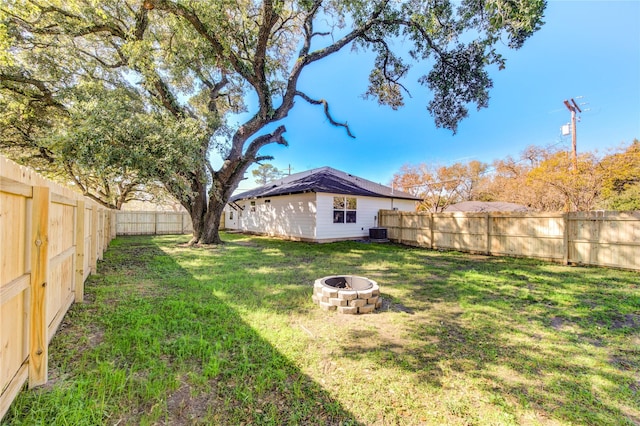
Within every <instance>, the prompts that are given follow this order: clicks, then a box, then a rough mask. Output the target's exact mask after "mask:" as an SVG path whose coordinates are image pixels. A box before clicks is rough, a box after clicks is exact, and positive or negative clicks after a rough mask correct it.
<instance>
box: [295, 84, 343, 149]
mask: <svg viewBox="0 0 640 426" xmlns="http://www.w3.org/2000/svg"><path fill="white" fill-rule="evenodd" d="M296 96H300V97H301V98H302V99H304V100H305V101H307V102H309V103H310V104H312V105H323V106H324V115H326V116H327V119H328V120H329V123H331V124H332V125H334V126H337V127H344V128H345V130H346V131H347V134H348V135H349V136H350V137H352V138H354V139H355V136H354V135H353V134H352V133H351V129H349V125H348V124H347V123H346V122H345V123H338V122H337V121H335V120H334V119H333V117H331V114H330V113H329V103H328V102H327V101H326V100H324V99H320V100H319V101H318V100H315V99H312V98H310V97H309V96H307V95H306V94H305V93H303V92H300V91H296Z"/></svg>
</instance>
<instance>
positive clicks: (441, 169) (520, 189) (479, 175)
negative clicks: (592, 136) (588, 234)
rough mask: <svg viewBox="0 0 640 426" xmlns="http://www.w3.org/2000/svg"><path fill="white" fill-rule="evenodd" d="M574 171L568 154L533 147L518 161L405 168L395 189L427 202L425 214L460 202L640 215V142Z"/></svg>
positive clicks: (582, 161)
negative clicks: (635, 213) (484, 202)
mask: <svg viewBox="0 0 640 426" xmlns="http://www.w3.org/2000/svg"><path fill="white" fill-rule="evenodd" d="M577 164H578V170H577V171H576V170H574V169H573V164H572V160H571V156H570V154H569V152H567V151H563V150H559V149H557V147H549V148H544V147H539V146H530V147H528V148H527V149H525V150H524V151H523V152H522V153H521V154H520V157H519V158H518V159H514V158H512V157H507V158H505V159H500V160H495V161H494V162H493V164H492V165H491V166H489V165H488V164H485V163H481V162H478V161H475V160H474V161H470V162H469V163H467V164H461V163H456V164H453V165H451V166H438V165H432V164H431V165H429V164H420V165H419V166H412V165H410V164H406V165H404V166H403V167H402V168H401V169H400V170H399V171H398V172H397V173H396V174H395V175H394V176H393V180H392V184H393V185H394V186H395V187H396V188H400V189H403V190H405V191H409V192H411V193H412V194H414V195H416V196H419V197H421V198H422V199H423V203H422V205H421V208H423V209H425V210H429V211H434V212H437V211H441V210H444V208H446V207H447V206H448V205H449V204H453V203H457V202H461V201H505V202H512V203H517V204H522V205H524V206H527V207H529V208H530V209H531V210H534V211H589V210H595V209H605V210H639V209H640V198H639V197H638V194H640V142H638V141H637V140H634V141H633V143H631V144H629V145H628V146H621V147H619V148H618V149H616V150H613V151H612V152H610V153H608V154H606V155H597V153H595V152H583V153H581V154H580V155H579V156H578V158H577Z"/></svg>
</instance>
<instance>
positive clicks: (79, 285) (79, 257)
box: [75, 200, 85, 303]
mask: <svg viewBox="0 0 640 426" xmlns="http://www.w3.org/2000/svg"><path fill="white" fill-rule="evenodd" d="M76 211H77V213H76V280H75V281H76V288H75V293H76V299H75V301H76V303H78V302H82V301H84V238H85V229H84V201H82V200H78V204H77V207H76Z"/></svg>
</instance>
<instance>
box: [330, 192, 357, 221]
mask: <svg viewBox="0 0 640 426" xmlns="http://www.w3.org/2000/svg"><path fill="white" fill-rule="evenodd" d="M357 206H358V203H357V201H356V197H333V223H356V209H357Z"/></svg>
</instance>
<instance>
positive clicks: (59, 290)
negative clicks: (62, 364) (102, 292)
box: [0, 157, 113, 419]
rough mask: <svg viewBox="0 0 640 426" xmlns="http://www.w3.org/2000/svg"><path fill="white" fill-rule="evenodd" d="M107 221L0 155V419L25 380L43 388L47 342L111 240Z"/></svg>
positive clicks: (90, 206)
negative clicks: (91, 260)
mask: <svg viewBox="0 0 640 426" xmlns="http://www.w3.org/2000/svg"><path fill="white" fill-rule="evenodd" d="M87 209H88V213H86V214H84V212H87ZM93 209H96V213H97V214H98V215H102V217H103V220H102V222H100V223H98V222H97V221H96V220H94V219H93V217H92V215H91V213H92V212H93ZM83 214H84V215H83ZM83 216H84V217H83ZM107 217H112V214H111V213H108V212H106V209H104V208H103V207H101V206H97V205H96V203H95V202H93V201H91V200H88V199H85V198H84V197H82V196H81V195H79V194H77V193H75V192H73V191H72V190H70V189H68V188H64V187H61V186H59V185H57V184H55V183H52V182H50V181H47V180H46V179H44V178H43V177H41V176H40V175H38V174H37V173H35V172H34V171H33V170H30V169H28V168H25V167H21V166H19V165H17V164H16V163H14V162H12V161H9V160H7V159H6V158H4V157H0V348H1V349H0V419H1V418H2V417H4V415H5V414H6V412H7V410H8V409H9V407H10V405H11V402H12V401H13V399H14V398H15V396H16V395H17V394H18V392H19V391H20V389H21V388H22V387H23V385H24V384H25V382H29V385H30V386H36V385H40V384H43V383H46V381H47V360H48V347H49V346H48V344H49V341H50V340H51V338H52V337H53V335H54V333H55V331H56V329H57V328H58V326H59V325H60V322H61V321H62V319H63V318H64V315H65V314H66V312H67V311H68V309H69V307H70V306H71V304H72V303H73V301H74V299H75V298H76V289H77V288H78V287H80V291H81V290H82V288H81V286H79V285H77V284H78V282H80V283H81V284H82V283H83V282H84V279H85V278H86V274H88V272H89V271H90V268H88V267H86V266H85V264H88V259H89V258H91V257H92V256H91V253H93V252H94V251H97V250H100V251H101V252H100V253H95V254H94V255H93V257H97V256H101V255H102V251H103V250H104V249H105V248H106V246H107V244H108V243H109V241H110V239H111V236H112V235H113V230H112V229H109V226H110V223H109V222H108V221H106V220H104V218H107ZM97 235H100V236H101V237H102V239H101V241H100V243H99V244H98V243H96V244H92V240H93V239H94V238H96V236H97ZM82 255H84V258H83V257H82ZM76 269H78V270H79V272H76ZM85 271H86V274H85ZM79 296H80V297H81V294H80V295H79Z"/></svg>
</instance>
